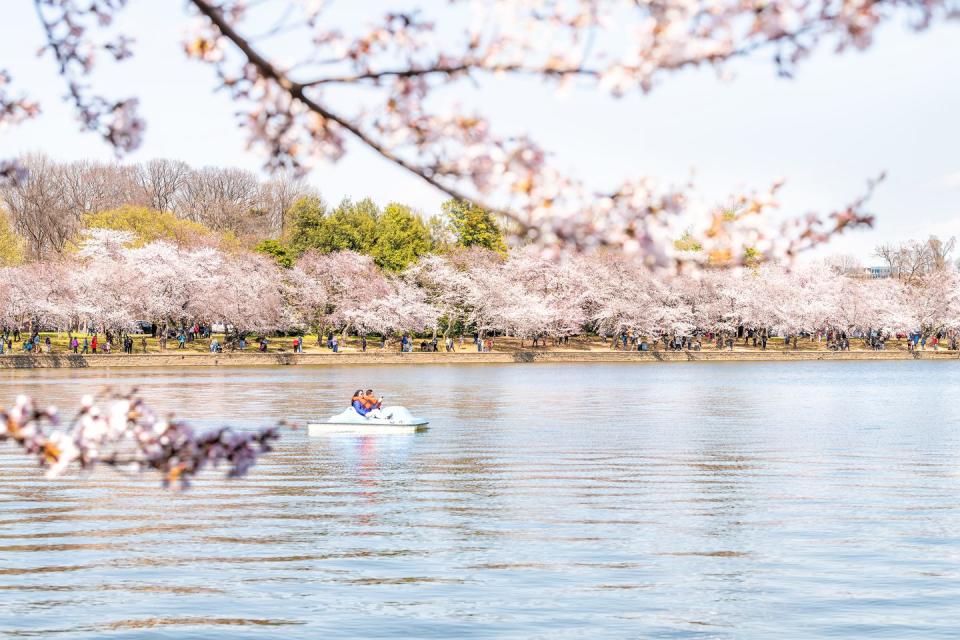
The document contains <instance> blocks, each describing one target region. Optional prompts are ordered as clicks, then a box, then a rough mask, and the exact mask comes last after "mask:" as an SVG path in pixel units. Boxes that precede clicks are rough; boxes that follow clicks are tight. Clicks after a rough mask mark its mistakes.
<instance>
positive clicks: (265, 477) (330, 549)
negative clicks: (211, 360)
mask: <svg viewBox="0 0 960 640" xmlns="http://www.w3.org/2000/svg"><path fill="white" fill-rule="evenodd" d="M106 384H111V385H114V386H118V387H125V386H129V385H134V384H135V385H137V386H138V387H139V388H140V389H141V390H142V393H143V395H145V396H146V397H147V398H148V399H149V400H151V402H152V403H153V404H155V405H157V406H158V407H161V408H164V409H170V410H175V411H177V412H178V414H180V415H182V416H184V417H189V418H191V419H193V420H195V421H196V422H198V423H200V424H203V425H208V426H213V425H219V424H222V423H230V424H236V425H239V426H254V425H258V424H267V423H270V422H272V421H274V420H276V419H279V418H293V419H299V420H307V419H310V418H316V417H323V416H326V415H330V414H332V413H334V412H335V411H336V410H339V409H340V407H341V406H342V405H345V403H346V401H347V399H348V397H349V394H350V393H351V392H352V391H353V390H354V389H356V388H358V387H371V386H372V387H373V388H374V389H376V390H377V391H378V392H382V393H386V394H387V395H388V403H391V404H392V403H396V404H404V405H406V406H408V407H411V408H412V409H414V410H415V411H414V412H415V413H418V414H423V415H426V416H428V417H429V418H431V420H432V422H431V428H430V430H429V431H427V432H426V433H422V434H416V435H411V436H396V435H394V436H377V437H366V438H357V437H338V438H329V437H328V438H309V437H307V436H306V434H304V433H303V432H302V431H301V432H293V433H288V434H286V435H285V437H284V438H283V440H282V442H281V444H280V446H279V448H278V451H277V452H276V453H274V454H272V455H271V456H270V457H268V458H266V459H264V460H263V462H262V464H261V465H260V466H259V467H257V468H256V469H255V471H254V472H253V473H252V474H251V475H250V476H249V477H248V478H245V479H241V480H234V481H226V480H224V479H222V478H221V477H220V476H218V475H216V474H210V475H208V476H204V477H203V478H202V479H201V480H200V481H198V482H197V484H196V486H195V487H194V488H193V489H192V490H191V491H189V492H187V493H175V492H170V491H164V490H162V489H160V488H159V483H158V482H157V479H156V478H155V477H151V476H146V477H139V478H137V477H134V478H129V477H127V476H124V475H120V474H118V473H116V472H113V471H110V470H103V471H100V472H98V473H96V474H95V475H94V476H92V477H90V478H86V479H79V480H78V479H57V480H46V479H44V478H43V475H42V473H41V472H39V471H38V470H37V469H36V468H35V467H34V466H33V464H32V463H31V462H30V461H28V460H26V459H25V458H23V457H22V456H20V455H18V454H17V452H16V451H15V450H14V449H13V448H12V447H11V446H10V445H0V464H2V471H0V637H17V638H21V637H43V638H48V637H53V638H104V637H106V638H164V637H169V638H265V637H271V638H311V639H313V638H341V637H364V638H382V637H405V638H407V637H427V638H430V637H438V638H449V637H468V638H473V637H490V638H608V637H609V638H625V637H630V638H636V637H658V638H659V637H671V638H672V637H697V638H699V637H703V638H773V637H776V638H784V637H805V638H812V637H838V638H849V637H891V638H904V637H919V638H935V637H956V636H957V635H958V634H960V607H958V606H957V604H958V603H960V579H958V578H960V509H958V495H960V472H958V464H960V436H958V433H960V430H958V417H960V411H958V408H957V397H958V391H960V363H954V362H942V361H937V362H929V361H928V362H924V361H909V362H908V361H904V362H882V363H871V362H846V363H845V362H812V363H802V362H796V363H755V364H741V363H736V364H734V363H730V364H725V363H717V364H704V363H691V364H640V365H637V364H632V365H631V364H624V365H539V364H531V365H504V366H499V365H467V366H456V365H451V366H416V367H413V366H407V367H404V366H396V367H366V366H364V367H342V368H340V367H324V368H293V367H289V368H249V369H221V370H216V369H198V368H191V369H165V370H149V371H144V370H117V371H109V372H107V371H89V370H88V371H83V370H79V371H57V370H34V371H14V372H0V399H2V400H3V401H4V402H7V401H9V400H11V399H12V398H13V396H14V395H16V394H17V393H20V392H24V391H26V392H29V393H33V394H35V395H36V396H38V397H41V398H43V399H44V400H45V401H50V402H56V403H57V404H59V405H60V406H61V407H63V408H70V407H73V406H74V405H75V404H76V402H77V400H78V398H79V396H80V395H81V394H82V393H84V392H85V391H87V390H89V389H97V388H100V387H102V386H104V385H106Z"/></svg>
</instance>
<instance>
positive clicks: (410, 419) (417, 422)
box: [307, 405, 430, 436]
mask: <svg viewBox="0 0 960 640" xmlns="http://www.w3.org/2000/svg"><path fill="white" fill-rule="evenodd" d="M379 415H380V417H376V418H373V417H369V416H362V415H360V414H359V413H357V411H356V410H355V409H354V408H353V407H348V408H346V409H344V410H343V411H341V412H340V413H338V414H337V415H335V416H331V417H330V418H329V419H328V420H327V421H326V422H313V423H309V424H307V433H308V434H309V435H311V436H329V435H387V434H392V433H416V432H417V431H426V430H427V425H428V424H430V422H429V421H428V420H427V419H426V418H418V417H417V416H415V415H413V414H412V413H410V411H409V410H408V409H407V408H406V407H401V406H399V405H398V406H394V407H383V408H382V409H380V410H379Z"/></svg>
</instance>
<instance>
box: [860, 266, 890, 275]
mask: <svg viewBox="0 0 960 640" xmlns="http://www.w3.org/2000/svg"><path fill="white" fill-rule="evenodd" d="M863 272H864V274H866V276H867V277H868V278H889V277H890V267H867V268H865V269H864V270H863Z"/></svg>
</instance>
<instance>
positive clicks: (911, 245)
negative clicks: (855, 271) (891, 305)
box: [874, 236, 956, 283]
mask: <svg viewBox="0 0 960 640" xmlns="http://www.w3.org/2000/svg"><path fill="white" fill-rule="evenodd" d="M955 245H956V238H950V239H949V240H947V241H943V240H940V238H938V237H937V236H930V237H929V238H927V240H925V241H923V242H921V241H919V240H907V241H906V242H898V243H887V244H883V245H880V246H879V247H877V248H876V249H875V250H874V255H875V256H877V257H878V258H881V259H882V260H883V261H884V263H886V265H887V266H888V267H889V268H890V277H892V278H897V279H899V280H902V281H904V282H908V283H913V282H917V281H919V280H920V279H921V278H923V277H924V276H926V275H929V274H931V273H936V272H940V271H944V270H946V269H947V268H948V267H949V266H950V254H951V253H953V249H954V246H955Z"/></svg>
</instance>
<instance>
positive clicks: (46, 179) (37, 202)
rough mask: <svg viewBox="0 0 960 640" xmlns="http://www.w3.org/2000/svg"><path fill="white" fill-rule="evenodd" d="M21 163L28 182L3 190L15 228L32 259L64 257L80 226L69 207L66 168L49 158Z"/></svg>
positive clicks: (32, 157)
mask: <svg viewBox="0 0 960 640" xmlns="http://www.w3.org/2000/svg"><path fill="white" fill-rule="evenodd" d="M21 164H22V165H23V166H24V167H26V169H27V175H26V177H25V179H23V180H19V181H17V182H15V183H12V184H7V185H6V186H5V187H4V188H3V189H2V190H0V195H2V197H3V202H4V204H5V205H6V208H7V210H8V211H9V212H10V219H11V221H12V222H13V226H14V228H15V229H16V231H17V233H19V234H20V235H21V236H22V237H23V238H24V240H25V241H26V244H27V253H28V255H29V257H31V258H34V259H43V258H47V257H52V256H55V255H57V254H60V253H62V252H63V248H64V246H65V245H66V243H67V241H68V240H69V239H70V238H72V237H73V235H74V234H75V233H76V230H77V228H78V226H79V219H78V216H77V215H76V214H75V213H74V212H73V211H71V209H70V206H69V204H68V197H67V193H66V190H65V185H66V184H67V180H66V179H65V176H64V170H63V167H62V165H58V164H57V163H55V162H53V161H52V160H51V159H50V158H49V157H48V156H46V155H28V156H25V157H24V158H22V159H21Z"/></svg>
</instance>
